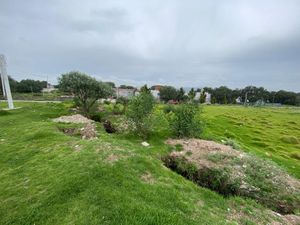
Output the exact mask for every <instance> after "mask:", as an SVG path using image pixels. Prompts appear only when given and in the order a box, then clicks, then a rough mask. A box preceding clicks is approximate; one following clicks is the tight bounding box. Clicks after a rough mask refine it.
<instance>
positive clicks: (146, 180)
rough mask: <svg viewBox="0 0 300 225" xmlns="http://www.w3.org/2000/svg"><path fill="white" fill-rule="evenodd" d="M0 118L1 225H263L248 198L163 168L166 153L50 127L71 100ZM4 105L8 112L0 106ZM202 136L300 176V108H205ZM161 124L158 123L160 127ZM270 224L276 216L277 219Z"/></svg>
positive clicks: (129, 140)
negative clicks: (215, 189) (217, 190)
mask: <svg viewBox="0 0 300 225" xmlns="http://www.w3.org/2000/svg"><path fill="white" fill-rule="evenodd" d="M16 105H17V106H20V107H22V108H20V109H17V110H13V111H8V112H6V111H5V112H3V111H1V112H0V113H1V114H0V180H1V182H0V224H36V225H37V224H118V225H119V224H237V223H239V224H258V223H261V224H267V223H268V221H269V220H270V219H272V216H270V214H269V213H268V211H267V209H265V208H264V207H262V206H260V205H258V204H256V203H255V202H254V201H252V200H245V199H242V198H239V197H229V198H224V197H223V196H221V195H219V194H217V193H215V192H213V191H211V190H208V189H205V188H201V187H199V186H197V185H195V184H194V183H192V182H190V181H188V180H186V179H185V178H183V177H181V176H180V175H178V174H176V173H174V172H172V171H171V170H169V169H167V168H166V167H164V166H163V164H162V162H161V160H160V157H161V156H162V155H164V154H167V153H168V152H169V151H170V148H169V147H168V146H167V145H165V144H164V138H163V136H164V135H161V134H160V133H156V134H154V135H153V136H152V137H151V138H150V140H149V142H150V147H148V148H145V147H143V146H142V145H141V140H140V139H138V138H137V137H133V136H124V135H120V134H107V133H105V132H104V131H103V128H102V127H101V126H100V124H99V126H98V131H99V138H98V139H97V140H92V141H87V140H81V139H80V138H78V137H72V136H66V135H65V134H63V133H62V132H60V131H59V130H58V128H57V124H55V123H54V122H52V121H51V118H55V117H58V116H61V115H64V114H68V105H67V103H63V104H55V103H44V104H38V103H17V104H16ZM0 106H1V107H3V106H4V105H3V104H2V103H1V104H0ZM204 117H205V118H206V120H207V125H206V132H205V134H204V136H205V137H206V138H209V139H215V140H219V141H220V140H222V139H225V137H227V138H231V139H234V140H235V141H236V142H237V143H238V144H240V145H241V147H242V148H243V149H245V150H246V151H249V152H253V153H254V154H258V155H259V156H261V157H264V158H268V159H271V160H274V161H275V162H277V163H278V164H279V165H280V166H282V167H284V168H286V169H287V170H288V171H289V172H290V174H293V175H295V176H296V177H298V178H299V176H300V174H299V159H298V156H299V155H298V154H299V137H300V130H299V127H300V124H299V123H300V110H299V109H297V108H289V109H287V108H280V109H273V108H271V109H270V108H259V109H258V108H242V107H231V106H207V107H205V108H204ZM157 126H158V127H159V126H162V124H158V125H157ZM273 219H276V218H275V217H274V218H273Z"/></svg>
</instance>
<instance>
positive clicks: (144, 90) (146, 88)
mask: <svg viewBox="0 0 300 225" xmlns="http://www.w3.org/2000/svg"><path fill="white" fill-rule="evenodd" d="M141 93H148V94H150V93H151V89H150V88H148V86H147V84H145V85H144V86H142V87H141Z"/></svg>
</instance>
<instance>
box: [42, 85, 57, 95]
mask: <svg viewBox="0 0 300 225" xmlns="http://www.w3.org/2000/svg"><path fill="white" fill-rule="evenodd" d="M55 90H57V88H55V87H54V85H52V84H49V83H47V87H46V88H43V89H42V92H43V93H50V92H52V91H55Z"/></svg>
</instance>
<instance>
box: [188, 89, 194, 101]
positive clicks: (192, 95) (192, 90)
mask: <svg viewBox="0 0 300 225" xmlns="http://www.w3.org/2000/svg"><path fill="white" fill-rule="evenodd" d="M188 96H189V99H190V101H193V100H194V98H195V96H196V91H195V90H194V88H192V89H191V90H190V91H189V93H188Z"/></svg>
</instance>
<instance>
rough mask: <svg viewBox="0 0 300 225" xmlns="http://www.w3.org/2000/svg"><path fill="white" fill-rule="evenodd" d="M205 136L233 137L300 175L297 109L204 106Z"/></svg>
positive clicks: (250, 148) (299, 109) (262, 155)
mask: <svg viewBox="0 0 300 225" xmlns="http://www.w3.org/2000/svg"><path fill="white" fill-rule="evenodd" d="M204 118H205V119H206V121H207V122H206V133H205V135H204V136H205V138H208V139H213V140H218V141H221V140H225V139H228V138H229V139H233V140H234V141H235V142H237V143H238V144H239V145H240V146H241V148H242V149H243V150H246V151H249V152H253V153H255V154H257V155H259V156H261V157H263V158H266V159H271V160H273V161H275V162H276V163H277V164H278V165H280V166H281V167H283V168H285V169H286V170H288V171H289V172H290V174H292V175H294V176H295V177H297V178H300V163H299V160H300V108H299V107H282V108H270V107H261V108H258V107H256V108H255V107H247V108H245V107H241V106H207V107H205V108H204Z"/></svg>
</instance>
